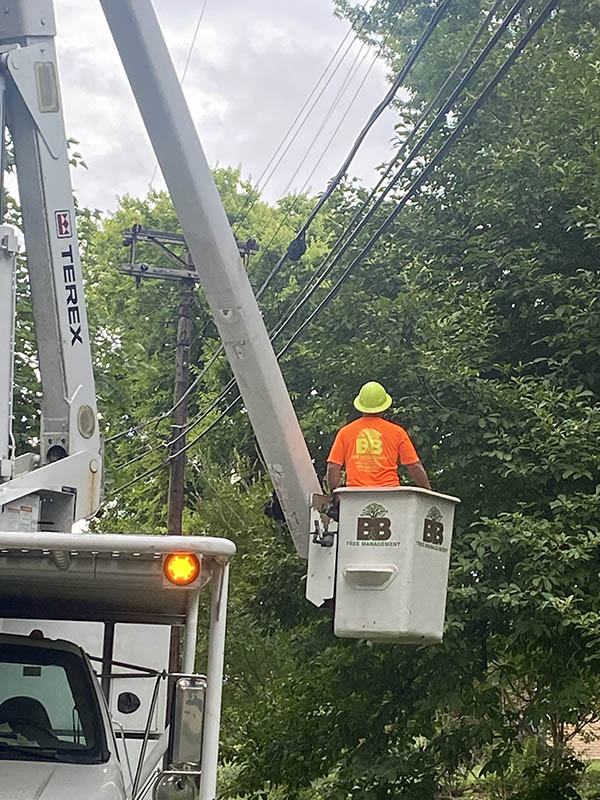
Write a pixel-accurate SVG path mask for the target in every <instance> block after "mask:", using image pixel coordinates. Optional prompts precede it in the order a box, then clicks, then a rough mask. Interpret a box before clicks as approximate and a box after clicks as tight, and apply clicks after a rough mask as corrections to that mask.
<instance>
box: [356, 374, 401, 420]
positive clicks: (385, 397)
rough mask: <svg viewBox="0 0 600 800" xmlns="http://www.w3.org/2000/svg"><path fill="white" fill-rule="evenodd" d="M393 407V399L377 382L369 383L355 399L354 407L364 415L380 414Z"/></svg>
mask: <svg viewBox="0 0 600 800" xmlns="http://www.w3.org/2000/svg"><path fill="white" fill-rule="evenodd" d="M391 405H392V398H391V397H390V396H389V394H388V393H387V392H386V390H385V389H384V388H383V386H382V385H381V384H380V383H377V381H369V382H368V383H365V385H364V386H363V387H362V388H361V390H360V392H359V393H358V397H355V398H354V407H355V408H357V409H358V410H359V411H362V412H363V414H378V413H379V412H380V411H385V410H386V408H389V407H390V406H391Z"/></svg>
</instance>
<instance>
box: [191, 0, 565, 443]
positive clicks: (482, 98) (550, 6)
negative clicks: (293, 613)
mask: <svg viewBox="0 0 600 800" xmlns="http://www.w3.org/2000/svg"><path fill="white" fill-rule="evenodd" d="M523 2H524V0H518V2H517V3H515V6H513V10H514V14H513V16H514V15H515V14H516V13H517V11H518V8H520V6H521V5H522V3H523ZM557 4H558V0H549V2H548V3H547V4H546V6H545V7H544V9H543V10H542V12H541V13H540V14H539V16H538V17H537V18H536V20H535V21H534V22H533V23H532V24H531V26H530V27H529V28H528V29H527V31H526V32H525V34H524V35H523V37H522V38H521V39H520V40H519V42H518V43H517V44H516V45H515V47H514V49H513V51H512V52H511V54H510V55H509V56H508V58H507V59H506V61H505V62H504V64H503V65H502V66H501V67H500V69H499V70H498V71H497V72H496V74H495V75H494V77H493V78H492V79H491V80H490V81H489V83H488V84H487V86H486V87H485V89H484V90H483V91H482V92H481V94H480V95H479V97H478V98H477V99H476V100H475V102H474V103H473V104H472V105H471V107H470V108H469V110H468V111H467V112H466V113H465V114H464V116H463V117H462V118H461V119H460V121H459V122H458V124H457V125H456V128H455V129H454V130H453V132H452V134H451V135H450V136H449V137H448V139H447V140H446V141H445V142H444V144H443V145H442V146H441V147H440V148H439V149H438V151H437V152H436V153H435V155H434V156H433V158H432V160H431V161H430V162H429V164H428V165H427V167H425V169H424V170H423V171H422V173H421V174H420V175H419V176H418V177H417V178H416V179H415V180H414V181H413V182H412V184H411V186H410V187H409V189H408V190H407V191H406V193H405V194H404V196H403V197H402V199H401V200H400V201H399V203H397V205H396V207H395V209H394V210H393V211H392V212H391V213H390V214H389V215H388V217H387V218H386V219H385V220H384V222H383V223H382V224H381V225H380V227H379V228H378V229H377V231H376V232H375V233H374V234H373V236H372V237H371V239H370V240H369V241H368V242H367V244H366V245H365V247H364V248H363V249H362V250H361V252H360V253H359V254H358V255H357V256H356V257H355V258H354V259H353V260H352V262H351V263H350V264H349V265H348V267H347V268H346V269H345V270H344V272H343V273H342V275H341V276H340V278H339V279H338V281H337V282H336V284H335V285H334V286H333V287H332V289H331V290H330V291H329V292H328V294H327V295H326V297H325V298H324V299H323V300H322V301H321V302H320V303H319V305H318V306H317V307H316V308H315V309H314V310H313V312H312V313H311V314H310V316H309V317H308V318H307V319H306V320H305V321H304V322H303V323H302V325H300V326H299V328H298V329H297V330H296V331H295V332H294V334H293V335H292V336H291V338H290V339H289V341H288V342H287V343H286V344H285V346H284V347H283V348H282V349H281V350H280V351H279V353H278V354H277V358H281V357H282V356H283V355H284V354H285V353H286V352H287V351H288V350H289V348H290V347H291V346H292V345H293V344H294V343H295V342H296V341H297V340H298V338H299V337H300V335H301V334H302V332H303V331H304V330H305V328H306V327H307V326H308V325H309V324H310V323H311V322H312V321H313V320H314V319H315V317H316V316H317V315H318V314H320V313H321V311H322V310H323V309H324V308H325V307H326V306H327V305H329V303H330V302H331V301H332V300H333V299H334V298H335V296H336V295H337V293H338V291H339V289H340V288H341V286H342V284H343V283H344V282H345V280H347V278H348V277H349V276H350V274H351V273H352V272H353V270H354V269H355V267H356V266H357V265H358V264H359V263H360V262H361V261H362V260H363V259H364V258H365V256H367V255H368V254H369V253H370V252H371V250H372V249H373V247H374V246H375V244H376V243H377V242H378V240H379V239H380V238H381V236H383V234H384V233H385V232H386V231H387V230H388V228H389V227H390V225H391V224H392V223H393V222H394V220H395V219H396V217H397V216H398V214H399V213H400V212H401V211H402V209H403V208H404V207H405V206H406V204H407V203H408V201H409V200H410V199H412V197H414V195H415V194H416V193H417V192H418V190H419V189H420V187H421V186H422V184H423V183H424V182H425V181H426V180H427V178H428V177H429V175H430V174H431V172H432V171H433V169H434V168H435V167H437V166H438V164H439V163H440V162H441V161H442V160H443V158H444V157H445V156H446V154H447V152H448V150H449V149H450V148H451V147H452V146H453V145H454V143H455V142H456V140H457V139H458V138H459V137H460V136H461V135H462V132H463V131H464V129H465V128H466V127H467V126H468V125H469V123H470V122H471V120H472V118H473V117H474V115H475V114H476V113H477V111H478V110H479V109H480V108H481V106H482V105H483V104H484V103H485V102H486V100H487V99H488V97H489V95H490V94H491V93H492V91H493V90H494V89H495V88H496V86H497V85H498V84H499V83H500V81H501V80H502V79H503V78H504V77H505V75H506V74H507V72H508V71H509V69H510V68H511V66H512V65H513V64H514V62H515V61H516V60H517V58H518V57H519V55H520V54H521V52H522V51H523V49H524V48H525V46H526V45H527V43H528V42H529V41H530V39H531V38H532V37H533V36H534V35H535V33H536V32H537V31H538V29H539V28H540V27H541V25H542V24H543V23H544V22H545V20H546V19H547V17H548V16H549V15H550V14H551V13H552V11H553V10H554V8H555V7H556V5H557ZM511 19H512V17H511ZM240 399H241V395H238V396H237V397H235V398H234V399H233V401H232V402H231V403H230V404H229V406H228V407H227V408H226V409H225V410H224V411H223V412H222V413H221V414H220V415H219V417H217V418H216V419H215V420H213V422H212V423H211V424H210V425H209V426H208V428H206V429H205V430H204V431H202V432H201V433H200V434H198V436H196V437H195V438H194V439H192V440H191V441H190V442H188V443H187V445H186V448H188V449H189V448H190V447H193V446H194V444H196V443H197V442H198V441H199V440H200V439H201V438H202V437H203V436H204V435H206V433H208V432H209V431H210V430H211V429H212V428H213V427H214V426H215V425H216V424H217V423H218V422H219V421H220V420H221V419H223V418H224V417H225V416H226V415H227V413H228V412H229V410H230V409H231V408H233V407H234V406H235V405H236V404H237V403H238V402H239V401H240Z"/></svg>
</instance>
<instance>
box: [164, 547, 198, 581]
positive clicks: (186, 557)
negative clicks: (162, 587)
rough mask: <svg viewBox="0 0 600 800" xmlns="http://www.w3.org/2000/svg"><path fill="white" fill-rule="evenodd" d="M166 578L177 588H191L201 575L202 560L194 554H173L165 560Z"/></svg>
mask: <svg viewBox="0 0 600 800" xmlns="http://www.w3.org/2000/svg"><path fill="white" fill-rule="evenodd" d="M164 571H165V576H166V578H168V580H169V581H170V582H171V583H174V584H175V585H176V586H189V584H190V583H193V582H194V581H195V580H196V578H197V577H198V575H200V559H199V558H198V556H195V555H194V554H193V553H171V554H170V555H168V556H167V557H166V558H165V563H164Z"/></svg>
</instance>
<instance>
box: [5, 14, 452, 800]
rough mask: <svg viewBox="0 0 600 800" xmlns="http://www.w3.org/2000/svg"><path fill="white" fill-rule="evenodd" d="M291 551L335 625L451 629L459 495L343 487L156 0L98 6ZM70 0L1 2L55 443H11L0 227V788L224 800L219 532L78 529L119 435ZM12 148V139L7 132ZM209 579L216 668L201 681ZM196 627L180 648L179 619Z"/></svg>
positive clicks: (223, 581)
mask: <svg viewBox="0 0 600 800" xmlns="http://www.w3.org/2000/svg"><path fill="white" fill-rule="evenodd" d="M100 2H101V5H102V8H103V11H104V14H105V17H106V19H107V22H108V25H109V27H110V30H111V32H112V35H113V38H114V41H115V43H116V45H117V49H118V51H119V53H120V56H121V60H122V62H123V65H124V67H125V71H126V73H127V76H128V79H129V82H130V84H131V87H132V90H133V92H134V95H135V97H136V100H137V104H138V106H139V109H140V112H141V115H142V117H143V120H144V123H145V126H146V129H147V131H148V134H149V137H150V139H151V142H152V145H153V148H154V151H155V154H156V157H157V159H158V162H159V164H160V167H161V169H162V172H163V175H164V177H165V180H166V182H167V186H168V188H169V191H170V194H171V197H172V200H173V203H174V206H175V210H176V212H177V215H178V217H179V220H180V224H181V227H182V230H183V234H184V237H185V242H186V246H187V249H188V251H189V253H190V256H191V261H192V263H193V265H194V269H195V270H196V271H197V273H198V279H199V282H201V283H202V286H203V288H204V291H205V295H206V298H207V301H208V303H209V306H210V308H211V310H212V313H213V315H214V319H215V322H216V325H217V327H218V330H219V333H220V335H221V338H222V340H223V344H224V348H225V351H226V353H227V356H228V358H229V361H230V363H231V366H232V370H233V372H234V375H235V378H236V381H237V384H238V386H239V388H240V391H241V393H242V397H243V401H244V404H245V407H246V409H247V411H248V414H249V417H250V420H251V422H252V425H253V428H254V431H255V435H256V438H257V440H258V443H259V446H260V448H261V450H262V453H263V456H264V458H265V461H266V463H267V465H268V469H269V473H270V475H271V478H272V481H273V484H274V486H275V490H276V492H277V496H278V498H279V501H280V503H281V506H282V509H283V512H284V515H285V518H286V521H287V525H288V527H289V530H290V533H291V536H292V539H293V541H294V545H295V547H296V549H297V551H298V554H299V556H300V557H302V558H304V559H306V558H308V580H307V596H308V599H309V600H310V601H311V602H313V603H315V604H316V605H322V604H323V603H324V602H325V601H327V600H330V599H331V598H333V597H335V608H336V610H335V622H334V627H335V632H336V633H337V634H338V635H340V636H354V637H357V636H363V637H369V638H381V639H385V640H390V639H391V640H394V641H405V642H434V641H439V640H440V638H441V635H442V627H443V616H444V602H445V591H446V581H447V574H448V559H449V546H450V538H451V532H452V515H453V508H454V504H455V502H456V498H451V497H446V496H444V495H439V494H436V493H434V492H429V491H426V490H421V489H412V488H409V487H406V488H400V489H388V490H377V491H371V490H360V491H359V490H350V489H344V490H339V491H340V500H341V501H340V524H339V528H338V526H337V525H336V523H334V522H333V521H332V520H331V519H330V518H329V516H328V515H327V514H326V513H325V511H326V503H327V502H328V498H326V497H324V496H323V494H322V492H321V487H320V484H319V481H318V479H317V476H316V473H315V470H314V467H313V464H312V461H311V458H310V455H309V452H308V449H307V447H306V444H305V442H304V438H303V436H302V432H301V429H300V426H299V424H298V420H297V418H296V415H295V412H294V409H293V407H292V404H291V401H290V398H289V395H288V392H287V389H286V387H285V384H284V381H283V378H282V375H281V372H280V369H279V366H278V363H277V359H276V357H275V354H274V352H273V349H272V346H271V342H270V341H269V337H268V334H267V332H266V330H265V326H264V324H263V321H262V317H261V314H260V311H259V309H258V305H257V303H256V299H255V297H254V294H253V291H252V288H251V286H250V283H249V281H248V278H247V275H246V273H245V270H244V269H243V265H242V262H241V259H240V256H239V252H238V247H237V244H236V242H235V239H234V237H233V234H232V232H231V229H230V227H229V223H228V221H227V217H226V215H225V211H224V209H223V206H222V204H221V201H220V198H219V195H218V192H217V189H216V186H215V184H214V181H213V179H212V175H211V172H210V169H209V167H208V163H207V161H206V158H205V156H204V153H203V151H202V147H201V145H200V142H199V139H198V136H197V133H196V131H195V128H194V125H193V122H192V119H191V116H190V113H189V110H188V108H187V106H186V103H185V99H184V96H183V93H182V90H181V87H180V84H179V82H178V80H177V76H176V74H175V71H174V69H173V65H172V63H171V60H170V57H169V54H168V51H167V48H166V45H165V43H164V40H163V37H162V33H161V30H160V26H159V24H158V21H157V19H156V16H155V13H154V9H153V8H152V4H151V1H150V0H100ZM55 35H56V30H55V20H54V13H53V7H52V0H5V2H4V3H3V4H2V8H1V9H0V110H1V115H0V118H1V120H2V126H4V124H6V125H7V126H8V129H9V131H10V134H11V138H12V141H13V145H14V153H15V161H16V169H17V177H18V184H19V194H20V200H21V207H22V213H23V227H24V235H25V243H26V251H27V267H28V272H29V281H30V287H31V299H32V306H33V312H34V320H35V328H36V336H37V342H38V354H39V369H40V376H41V384H42V401H41V433H40V439H39V453H35V454H33V453H25V454H17V453H15V449H14V443H13V438H12V435H11V416H12V409H11V397H12V385H13V356H14V297H15V268H16V267H15V260H16V254H17V241H16V237H15V234H14V232H13V231H12V230H11V229H10V228H8V227H6V226H3V227H2V228H1V229H0V345H1V346H0V614H1V616H2V621H1V623H0V800H2V798H4V797H6V798H9V797H10V798H15V797H19V798H24V800H25V798H33V797H37V798H43V800H58V799H59V798H63V797H67V796H80V797H84V796H85V797H86V798H88V799H89V800H96V799H98V800H100V798H102V800H141V798H143V797H147V796H149V793H152V796H153V798H155V800H166V798H187V797H199V798H200V800H214V798H215V796H216V768H217V754H218V731H219V718H220V702H221V684H222V679H223V653H224V637H225V615H226V604H227V580H228V565H229V561H230V559H231V558H232V557H233V555H234V551H235V548H234V545H233V543H232V542H230V541H228V540H226V539H220V538H215V537H207V536H186V537H181V536H147V535H143V534H131V535H114V534H102V535H99V534H90V533H80V534H77V533H72V532H71V531H72V527H73V523H74V522H76V521H78V520H82V519H88V518H90V517H92V516H93V515H94V514H95V513H96V511H97V509H98V507H99V505H100V502H101V494H102V446H101V438H100V432H99V425H98V417H97V409H96V397H95V389H94V377H93V371H92V361H91V355H90V343H89V330H88V325H87V318H86V309H85V298H84V287H83V281H82V275H81V265H80V259H79V250H78V244H77V232H76V225H75V209H74V206H73V199H72V190H71V185H70V178H69V167H68V156H67V140H66V136H65V130H64V122H63V114H62V104H61V95H60V89H59V81H58V68H57V62H56V53H55V44H54V38H55ZM2 141H4V136H3V137H2ZM207 584H208V585H209V586H210V591H211V613H210V622H209V629H208V631H207V633H208V641H209V644H208V658H207V664H206V674H205V675H199V674H196V673H195V672H194V660H195V649H196V638H197V616H198V603H199V593H200V591H201V590H202V588H203V587H204V586H205V585H207ZM176 629H183V630H184V633H185V638H184V644H183V649H182V652H181V657H179V648H178V646H177V640H176V637H174V635H173V633H172V631H173V630H176Z"/></svg>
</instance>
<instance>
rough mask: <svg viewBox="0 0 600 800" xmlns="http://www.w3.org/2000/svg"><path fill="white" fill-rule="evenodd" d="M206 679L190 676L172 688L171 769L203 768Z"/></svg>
mask: <svg viewBox="0 0 600 800" xmlns="http://www.w3.org/2000/svg"><path fill="white" fill-rule="evenodd" d="M205 697H206V678H204V677H202V676H200V675H189V676H187V677H185V678H179V680H178V681H177V683H176V684H175V686H174V687H173V702H172V704H171V726H170V735H169V750H168V753H167V763H168V765H169V768H170V769H175V770H176V769H181V768H184V769H192V770H193V769H200V763H201V761H202V732H203V728H204V700H205Z"/></svg>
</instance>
